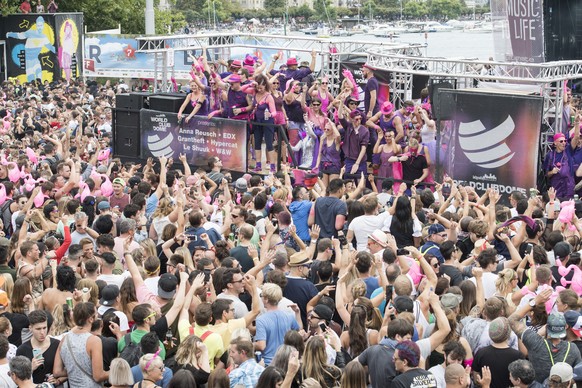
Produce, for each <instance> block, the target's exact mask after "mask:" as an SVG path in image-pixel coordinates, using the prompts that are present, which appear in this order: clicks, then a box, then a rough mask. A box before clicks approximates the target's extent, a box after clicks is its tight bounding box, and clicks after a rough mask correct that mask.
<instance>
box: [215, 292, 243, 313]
mask: <svg viewBox="0 0 582 388" xmlns="http://www.w3.org/2000/svg"><path fill="white" fill-rule="evenodd" d="M216 299H228V300H232V302H233V303H232V305H233V306H234V317H235V318H244V317H245V315H247V314H248V313H249V309H248V308H247V305H246V304H244V303H243V302H242V301H241V300H240V299H239V298H237V297H236V296H232V295H228V294H225V293H224V292H223V293H222V294H218V295H217V296H216Z"/></svg>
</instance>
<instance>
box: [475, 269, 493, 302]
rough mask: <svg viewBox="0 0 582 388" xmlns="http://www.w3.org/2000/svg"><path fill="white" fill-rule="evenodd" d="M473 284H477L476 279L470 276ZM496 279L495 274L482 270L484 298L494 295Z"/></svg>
mask: <svg viewBox="0 0 582 388" xmlns="http://www.w3.org/2000/svg"><path fill="white" fill-rule="evenodd" d="M469 280H470V281H472V282H473V283H474V284H475V285H477V281H476V280H475V278H474V277H473V278H470V279H469ZM496 280H497V274H495V273H493V272H483V296H484V297H485V299H489V298H491V297H492V296H493V295H495V291H496V290H495V281H496Z"/></svg>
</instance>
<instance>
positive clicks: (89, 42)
mask: <svg viewBox="0 0 582 388" xmlns="http://www.w3.org/2000/svg"><path fill="white" fill-rule="evenodd" d="M200 42H201V39H200V38H198V37H195V36H192V42H185V41H184V40H181V41H180V47H183V46H184V45H186V46H187V45H188V43H190V44H191V46H194V47H195V46H198V45H199V44H200ZM213 43H214V44H217V45H218V44H225V45H231V44H235V43H236V44H241V45H243V44H247V45H252V44H254V45H263V44H264V43H261V42H260V41H258V40H257V39H254V40H249V39H241V38H237V37H230V36H224V37H219V38H218V39H217V40H215V41H213ZM165 44H166V48H167V49H168V51H166V55H168V66H169V67H173V69H174V76H175V77H176V78H177V79H188V80H190V79H191V76H190V70H191V69H192V63H193V62H192V58H191V56H193V57H195V58H198V57H199V56H200V55H201V54H202V51H201V50H176V49H173V47H174V42H173V41H172V39H166V40H165ZM137 49H138V41H137V39H136V36H133V35H99V34H95V35H87V36H86V37H85V57H84V69H85V75H86V76H88V77H116V78H117V77H120V78H122V77H131V78H153V77H154V68H155V64H154V55H153V54H146V53H139V52H136V50H137ZM277 52H278V51H277V50H276V49H269V48H268V47H264V48H261V49H260V50H257V49H253V48H250V47H240V48H235V47H233V48H232V49H231V55H230V58H232V59H244V58H245V56H246V55H251V56H258V57H263V58H265V60H266V61H267V62H270V58H271V57H272V55H274V54H276V53H277ZM220 54H221V52H220V50H219V49H213V48H209V49H208V50H207V52H206V57H207V58H209V60H216V59H217V58H219V56H220ZM170 56H171V57H170ZM280 63H284V62H283V61H280ZM161 70H162V69H161V68H160V69H158V71H161ZM168 76H170V75H168Z"/></svg>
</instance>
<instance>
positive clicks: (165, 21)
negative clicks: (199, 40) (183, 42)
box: [155, 9, 186, 35]
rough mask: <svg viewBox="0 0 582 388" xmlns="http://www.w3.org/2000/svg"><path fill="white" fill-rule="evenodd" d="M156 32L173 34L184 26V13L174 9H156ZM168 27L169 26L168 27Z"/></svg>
mask: <svg viewBox="0 0 582 388" xmlns="http://www.w3.org/2000/svg"><path fill="white" fill-rule="evenodd" d="M155 17H156V34H160V35H164V34H175V33H177V32H178V31H179V30H180V29H182V28H184V27H185V26H186V19H185V17H184V14H183V13H182V12H179V11H175V10H167V11H166V10H164V11H161V10H159V9H156V16H155ZM168 27H169V28H168Z"/></svg>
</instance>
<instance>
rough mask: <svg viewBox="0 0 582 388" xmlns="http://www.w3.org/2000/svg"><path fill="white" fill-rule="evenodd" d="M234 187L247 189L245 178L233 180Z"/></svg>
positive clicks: (241, 189)
mask: <svg viewBox="0 0 582 388" xmlns="http://www.w3.org/2000/svg"><path fill="white" fill-rule="evenodd" d="M234 188H235V189H237V190H239V191H247V180H246V179H245V178H238V179H237V180H236V182H234Z"/></svg>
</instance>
